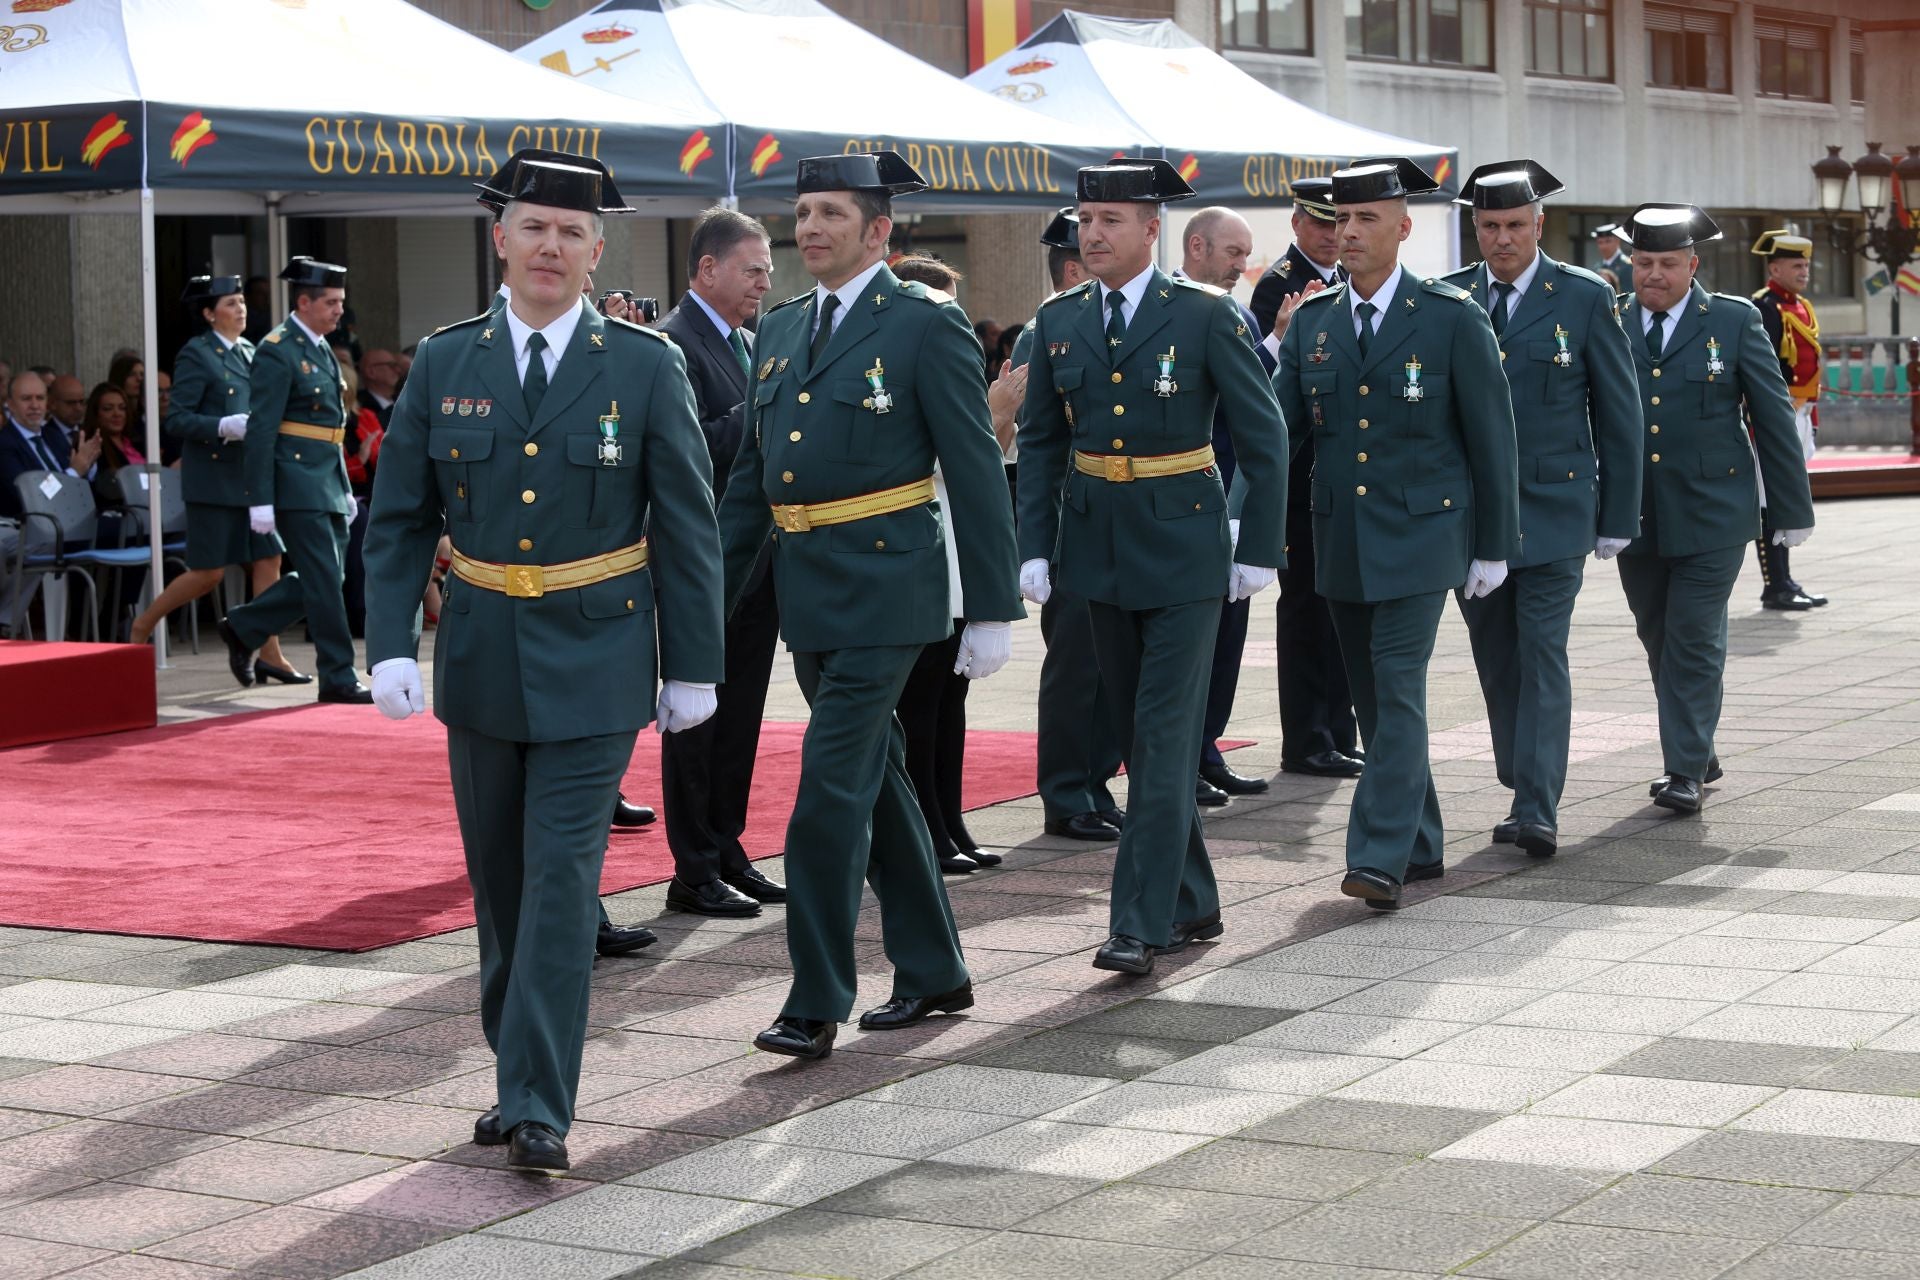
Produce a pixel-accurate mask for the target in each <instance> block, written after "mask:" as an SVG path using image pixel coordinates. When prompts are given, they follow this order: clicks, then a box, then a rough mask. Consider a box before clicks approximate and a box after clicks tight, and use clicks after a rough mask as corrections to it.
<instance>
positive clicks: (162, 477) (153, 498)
mask: <svg viewBox="0 0 1920 1280" xmlns="http://www.w3.org/2000/svg"><path fill="white" fill-rule="evenodd" d="M157 256H158V252H157V248H156V245H155V237H154V231H153V188H152V187H141V188H140V324H141V331H142V332H141V349H142V351H143V352H144V353H145V355H146V361H147V370H148V372H147V378H146V386H145V388H144V389H143V390H142V392H141V397H142V399H144V400H145V401H146V412H147V438H146V439H145V440H143V441H141V446H142V447H143V448H145V450H146V452H147V465H146V472H147V549H148V552H149V554H150V556H151V563H150V564H149V565H148V567H147V593H148V595H149V596H151V597H158V596H159V595H160V593H161V592H162V591H163V590H165V589H166V585H167V578H166V556H165V554H164V553H163V552H162V551H161V550H160V544H161V543H162V542H164V541H165V540H166V531H165V530H164V529H162V528H161V525H162V523H163V521H162V520H161V518H160V486H161V485H163V484H165V483H166V482H167V480H168V479H169V478H170V477H168V475H167V473H166V471H165V469H163V468H162V467H161V466H160V374H159V370H160V316H159V298H160V292H159V291H160V281H159V278H158V274H157V272H156V270H155V260H156V258H157ZM113 633H114V635H115V636H116V637H118V636H119V634H120V627H119V622H118V620H117V619H116V620H115V623H114V632H113ZM153 661H154V665H155V666H156V667H158V668H159V669H161V670H163V671H164V670H166V669H167V667H168V666H169V665H170V664H169V663H168V662H167V628H166V625H165V623H162V624H161V625H160V626H157V627H155V628H154V629H153Z"/></svg>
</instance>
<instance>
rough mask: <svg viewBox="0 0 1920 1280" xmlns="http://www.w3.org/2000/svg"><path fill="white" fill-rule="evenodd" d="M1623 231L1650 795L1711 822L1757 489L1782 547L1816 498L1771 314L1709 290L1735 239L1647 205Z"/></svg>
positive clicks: (1683, 213) (1793, 542)
mask: <svg viewBox="0 0 1920 1280" xmlns="http://www.w3.org/2000/svg"><path fill="white" fill-rule="evenodd" d="M1621 231H1622V233H1623V234H1624V235H1625V237H1626V239H1627V240H1628V241H1629V242H1631V243H1632V245H1633V290H1634V296H1633V297H1632V299H1630V300H1626V301H1623V303H1622V307H1621V311H1620V319H1621V323H1622V326H1623V327H1624V328H1625V329H1626V331H1627V339H1628V345H1629V346H1630V347H1632V349H1633V355H1634V361H1633V362H1634V368H1635V371H1636V372H1637V373H1638V375H1639V383H1640V404H1641V413H1642V420H1643V422H1644V424H1645V427H1646V432H1645V434H1644V435H1643V436H1642V437H1641V454H1642V476H1643V479H1642V480H1641V499H1640V536H1639V537H1638V538H1636V539H1635V540H1634V541H1633V543H1632V544H1631V545H1630V546H1628V547H1627V549H1626V550H1625V551H1624V552H1622V553H1621V555H1620V585H1621V587H1622V588H1624V589H1625V591H1626V594H1627V605H1628V606H1629V607H1630V608H1631V609H1632V610H1633V620H1634V627H1635V629H1636V630H1637V631H1638V632H1639V633H1640V643H1641V645H1642V646H1643V647H1644V648H1645V649H1646V651H1647V666H1648V667H1649V669H1650V670H1651V671H1652V674H1653V688H1654V693H1655V695H1656V697H1657V699H1658V702H1659V708H1660V750H1661V753H1662V755H1663V756H1664V757H1665V763H1666V774H1665V776H1664V777H1662V778H1660V779H1659V780H1657V781H1655V782H1654V784H1653V786H1652V788H1651V790H1652V793H1653V802H1654V803H1655V804H1657V805H1659V806H1660V807H1661V808H1663V809H1672V810H1674V811H1675V812H1677V813H1697V812H1699V810H1700V803H1701V787H1702V786H1703V785H1704V784H1705V783H1708V782H1712V781H1714V780H1715V779H1716V778H1718V777H1719V776H1720V769H1719V761H1718V760H1717V759H1716V758H1715V756H1714V750H1713V735H1714V731H1715V730H1716V729H1717V728H1718V727H1719V723H1720V694H1721V686H1722V680H1723V677H1724V676H1725V674H1726V665H1727V598H1728V597H1729V596H1730V595H1731V594H1732V593H1733V584H1734V580H1735V579H1736V578H1738V577H1739V576H1740V563H1741V561H1742V560H1743V559H1744V558H1745V554H1746V546H1747V543H1749V542H1751V541H1753V539H1754V538H1756V537H1757V536H1759V532H1760V497H1759V490H1758V488H1756V484H1755V482H1756V479H1757V480H1758V482H1759V483H1760V484H1764V485H1765V487H1766V493H1767V506H1768V509H1769V511H1770V512H1771V515H1772V519H1773V523H1774V533H1773V537H1772V539H1771V541H1773V542H1777V543H1779V544H1780V545H1782V546H1787V547H1796V546H1799V545H1800V544H1801V543H1802V542H1805V541H1806V540H1807V538H1808V537H1810V536H1811V535H1812V533H1813V498H1812V495H1811V494H1810V493H1809V492H1808V487H1807V464H1806V457H1805V455H1804V454H1803V453H1802V452H1801V448H1800V439H1799V435H1798V434H1797V433H1796V432H1795V430H1794V422H1793V401H1792V400H1791V399H1790V398H1789V397H1788V395H1787V383H1786V379H1784V378H1783V377H1781V376H1780V359H1779V356H1778V355H1777V354H1776V351H1775V348H1774V346H1773V344H1772V343H1770V342H1768V341H1767V333H1766V330H1765V329H1764V328H1762V327H1761V324H1760V313H1759V311H1757V310H1756V309H1755V308H1754V305H1753V303H1751V302H1749V301H1748V300H1747V299H1745V298H1743V297H1740V296H1738V295H1735V294H1727V293H1708V292H1707V291H1706V290H1705V289H1702V288H1701V287H1700V284H1699V282H1698V281H1696V280H1695V279H1694V273H1695V272H1696V271H1697V270H1699V267H1700V258H1699V255H1698V254H1696V253H1695V252H1694V246H1695V245H1698V244H1704V243H1706V242H1708V241H1711V240H1717V239H1719V238H1720V228H1719V227H1718V226H1716V225H1714V221H1713V219H1711V218H1709V217H1708V216H1707V215H1706V214H1705V213H1703V212H1702V211H1701V210H1699V209H1697V208H1695V207H1693V206H1692V205H1686V204H1643V205H1641V206H1640V207H1639V208H1638V209H1635V210H1634V211H1633V213H1632V215H1631V216H1629V217H1628V219H1627V221H1626V222H1625V223H1624V224H1622V226H1621ZM1748 423H1751V429H1752V437H1751V441H1749V437H1748V426H1747V424H1748ZM1756 464H1757V465H1758V468H1759V475H1758V476H1757V477H1756V476H1755V474H1754V469H1755V466H1756Z"/></svg>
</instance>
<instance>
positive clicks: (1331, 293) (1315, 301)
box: [1294, 280, 1347, 316]
mask: <svg viewBox="0 0 1920 1280" xmlns="http://www.w3.org/2000/svg"><path fill="white" fill-rule="evenodd" d="M1346 296H1347V282H1346V281H1345V280H1342V281H1340V282H1338V283H1337V284H1330V285H1328V286H1327V287H1326V288H1324V289H1322V290H1320V292H1318V293H1316V294H1314V295H1312V296H1311V297H1306V298H1302V299H1300V306H1299V308H1298V309H1296V310H1295V311H1294V314H1295V315H1296V316H1297V315H1299V314H1300V312H1301V311H1303V310H1305V309H1306V308H1308V307H1311V306H1317V305H1319V304H1321V303H1324V302H1327V301H1329V300H1331V299H1334V298H1344V297H1346Z"/></svg>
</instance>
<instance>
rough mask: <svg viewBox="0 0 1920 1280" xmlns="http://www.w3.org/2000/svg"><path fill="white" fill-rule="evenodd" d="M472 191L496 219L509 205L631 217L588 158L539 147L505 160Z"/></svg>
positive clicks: (595, 163)
mask: <svg viewBox="0 0 1920 1280" xmlns="http://www.w3.org/2000/svg"><path fill="white" fill-rule="evenodd" d="M473 185H474V189H475V190H477V191H478V192H479V193H480V203H481V204H483V205H485V206H486V207H487V208H489V209H491V210H493V213H494V216H495V217H498V216H499V215H500V213H501V212H502V211H503V210H505V209H506V207H507V204H508V202H509V201H513V200H524V201H526V202H527V203H528V204H543V205H546V206H548V207H549V208H553V209H572V210H575V211H576V212H579V213H602V214H604V213H632V212H633V211H634V210H633V207H632V206H631V205H629V204H628V203H627V202H626V201H625V200H623V199H621V198H620V192H619V191H618V190H617V189H616V188H615V187H614V185H613V175H612V174H611V173H609V172H608V171H607V166H606V165H604V164H602V163H600V162H599V161H598V160H595V159H594V158H593V157H592V156H577V155H573V154H571V153H569V152H566V151H549V150H547V149H546V148H544V147H523V148H521V149H520V150H518V151H516V152H514V153H513V154H512V155H510V156H508V157H507V162H506V163H505V164H503V165H501V166H500V171H499V172H498V173H496V174H494V175H493V177H491V178H489V179H488V180H487V181H485V182H476V183H474V184H473Z"/></svg>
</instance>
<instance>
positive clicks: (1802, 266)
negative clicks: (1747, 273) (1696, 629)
mask: <svg viewBox="0 0 1920 1280" xmlns="http://www.w3.org/2000/svg"><path fill="white" fill-rule="evenodd" d="M1753 252H1754V253H1755V254H1757V255H1758V256H1760V257H1762V258H1764V259H1766V263H1767V282H1766V283H1765V284H1763V285H1761V286H1760V288H1759V289H1758V290H1757V291H1756V292H1755V293H1754V295H1753V305H1754V306H1756V307H1758V308H1759V309H1760V324H1761V327H1762V328H1764V329H1766V331H1767V341H1769V342H1771V343H1772V344H1773V349H1774V351H1776V352H1777V353H1778V354H1779V356H1780V376H1781V377H1783V378H1785V379H1786V380H1787V394H1788V395H1789V396H1791V397H1792V398H1793V425H1794V429H1795V430H1796V431H1797V432H1798V433H1799V435H1800V451H1801V453H1803V454H1804V455H1805V456H1806V459H1807V461H1809V462H1811V461H1813V450H1814V446H1815V443H1816V440H1817V438H1818V434H1819V422H1820V419H1819V416H1818V415H1819V412H1820V410H1819V408H1818V406H1817V403H1816V402H1817V401H1818V400H1819V399H1820V380H1821V378H1822V376H1823V375H1824V367H1823V366H1824V365H1825V363H1826V361H1825V359H1824V358H1823V355H1822V352H1821V349H1820V317H1819V316H1817V315H1815V314H1814V313H1813V304H1812V303H1811V302H1809V301H1807V280H1808V278H1809V277H1810V276H1811V275H1812V274H1813V241H1811V240H1809V239H1807V237H1805V236H1796V235H1793V234H1792V233H1791V232H1788V231H1786V230H1785V229H1782V230H1779V231H1763V232H1761V233H1760V238H1759V239H1758V240H1756V241H1754V242H1753ZM1770 510H1771V508H1769V507H1768V505H1767V495H1766V494H1764V493H1762V494H1761V495H1760V539H1759V541H1757V542H1755V543H1754V544H1753V546H1754V551H1755V552H1756V554H1757V555H1758V558H1759V561H1760V580H1761V582H1762V583H1763V584H1764V585H1763V586H1762V589H1761V592H1760V604H1761V607H1762V608H1766V609H1785V610H1789V611H1792V612H1799V611H1802V610H1806V609H1817V608H1819V607H1820V606H1821V605H1823V604H1825V603H1826V602H1827V598H1826V597H1825V596H1821V595H1815V594H1814V593H1813V592H1811V591H1808V590H1807V589H1806V588H1805V587H1803V586H1801V585H1800V584H1799V583H1798V582H1796V581H1794V577H1793V563H1792V561H1791V559H1790V558H1789V555H1788V552H1787V549H1786V547H1785V546H1783V545H1781V544H1780V543H1777V542H1775V541H1773V529H1774V526H1773V522H1772V520H1771V519H1769V518H1768V513H1769V511H1770Z"/></svg>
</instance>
